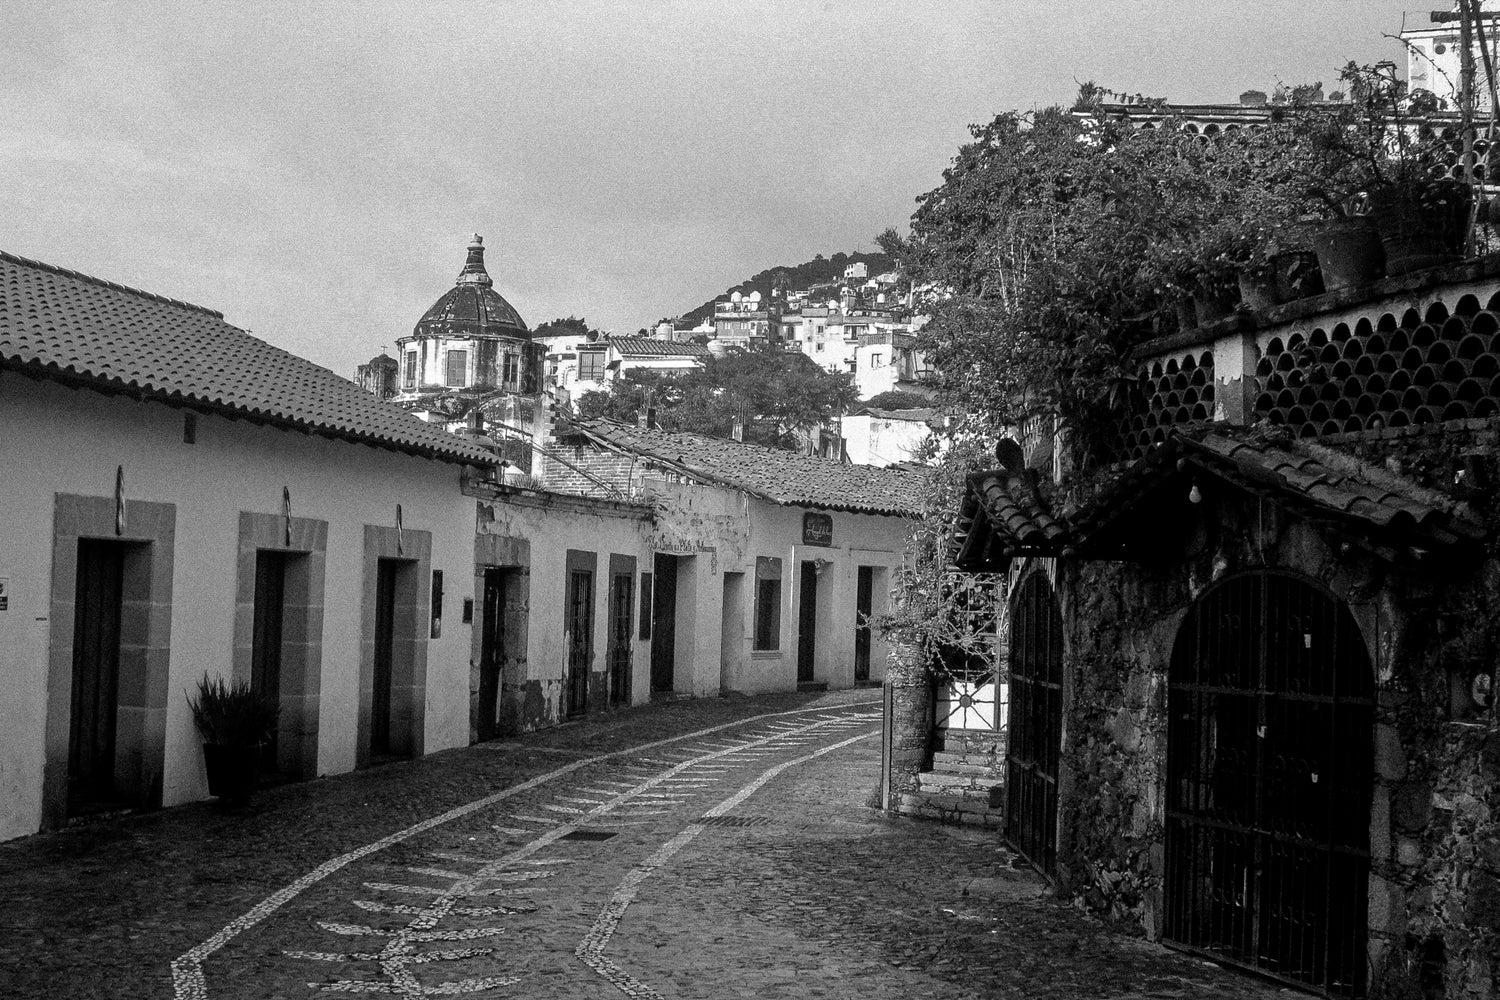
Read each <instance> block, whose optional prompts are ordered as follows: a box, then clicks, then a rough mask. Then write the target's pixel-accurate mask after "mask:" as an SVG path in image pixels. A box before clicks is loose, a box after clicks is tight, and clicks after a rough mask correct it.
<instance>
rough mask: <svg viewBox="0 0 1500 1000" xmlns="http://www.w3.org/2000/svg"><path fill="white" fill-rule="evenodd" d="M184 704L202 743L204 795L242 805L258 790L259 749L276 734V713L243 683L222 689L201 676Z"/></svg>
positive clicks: (266, 700)
mask: <svg viewBox="0 0 1500 1000" xmlns="http://www.w3.org/2000/svg"><path fill="white" fill-rule="evenodd" d="M188 704H189V706H190V707H191V708H192V710H193V723H194V724H195V725H196V726H197V727H198V735H200V736H201V737H203V763H204V766H205V768H206V769H207V771H208V791H209V794H210V795H213V796H215V797H217V798H218V799H219V800H220V801H222V802H228V803H240V802H244V801H245V800H246V799H248V798H249V797H250V794H251V793H252V792H254V791H255V788H256V785H257V784H258V781H259V776H260V775H259V772H260V758H261V749H262V747H263V746H264V744H265V743H266V742H267V741H268V740H269V739H271V737H272V736H273V735H275V733H276V725H277V721H278V718H279V716H280V714H281V709H280V707H279V706H278V705H276V704H275V703H274V702H273V701H271V700H270V699H269V698H266V697H265V696H263V695H262V694H260V693H259V692H258V691H255V690H254V689H252V688H251V686H250V683H249V682H248V681H238V680H237V681H232V682H229V683H226V682H225V681H224V679H223V678H222V677H212V678H211V677H209V676H208V674H206V673H205V674H204V675H203V678H202V680H200V681H199V682H198V693H197V695H196V697H190V698H188Z"/></svg>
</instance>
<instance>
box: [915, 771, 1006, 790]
mask: <svg viewBox="0 0 1500 1000" xmlns="http://www.w3.org/2000/svg"><path fill="white" fill-rule="evenodd" d="M917 783H918V784H922V785H927V786H928V787H930V788H998V787H999V786H1001V785H1003V784H1005V779H1004V778H1003V777H999V776H996V775H990V774H949V773H948V772H946V771H923V772H922V773H921V774H919V775H917Z"/></svg>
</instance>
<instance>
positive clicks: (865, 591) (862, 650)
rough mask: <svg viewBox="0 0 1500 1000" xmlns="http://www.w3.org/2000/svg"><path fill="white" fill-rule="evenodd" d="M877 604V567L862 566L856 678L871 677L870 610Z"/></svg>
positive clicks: (856, 604)
mask: <svg viewBox="0 0 1500 1000" xmlns="http://www.w3.org/2000/svg"><path fill="white" fill-rule="evenodd" d="M874 605H875V567H874V566H861V567H860V568H859V579H858V582H857V583H856V585H855V591H854V679H855V681H856V682H858V681H867V680H869V679H870V622H869V618H870V611H871V609H872V608H873V607H874Z"/></svg>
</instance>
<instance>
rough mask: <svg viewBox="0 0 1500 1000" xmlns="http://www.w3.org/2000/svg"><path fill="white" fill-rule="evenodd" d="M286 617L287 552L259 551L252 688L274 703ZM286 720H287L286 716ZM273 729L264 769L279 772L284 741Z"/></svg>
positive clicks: (278, 696)
mask: <svg viewBox="0 0 1500 1000" xmlns="http://www.w3.org/2000/svg"><path fill="white" fill-rule="evenodd" d="M285 617H286V554H285V553H282V552H275V551H270V550H265V549H263V550H261V551H259V552H256V553H255V615H254V618H253V620H252V625H251V633H250V689H251V690H252V691H254V692H255V693H256V694H258V695H260V696H261V697H262V698H266V699H268V700H270V701H271V703H272V704H275V705H280V704H281V642H282V634H283V624H284V622H285ZM283 721H286V720H283ZM278 735H279V734H277V733H274V732H273V733H272V734H271V738H270V739H269V740H268V741H266V745H265V746H264V747H262V752H261V769H262V770H263V771H265V772H266V773H268V774H276V773H278V772H280V771H283V770H288V769H289V768H284V767H282V766H281V763H280V760H279V756H278V753H277V750H278V747H279V745H280V743H281V741H280V740H279V739H278V738H277V737H278Z"/></svg>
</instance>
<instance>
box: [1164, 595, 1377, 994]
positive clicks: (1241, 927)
mask: <svg viewBox="0 0 1500 1000" xmlns="http://www.w3.org/2000/svg"><path fill="white" fill-rule="evenodd" d="M1167 711H1168V726H1169V728H1168V733H1167V828H1166V841H1167V843H1166V849H1167V858H1166V886H1165V889H1166V897H1167V898H1166V921H1165V926H1164V933H1165V936H1166V937H1167V938H1168V939H1169V940H1171V941H1173V942H1175V943H1177V944H1180V945H1184V946H1186V947H1188V948H1191V949H1195V950H1200V951H1204V952H1208V953H1211V954H1213V955H1215V956H1216V957H1218V958H1221V959H1225V960H1228V961H1230V962H1233V963H1236V964H1240V965H1245V966H1249V967H1250V968H1253V969H1255V970H1256V971H1258V972H1261V973H1265V974H1269V975H1272V976H1276V977H1278V978H1282V979H1286V980H1290V981H1292V982H1295V983H1297V984H1299V985H1301V986H1304V987H1308V986H1310V987H1312V988H1314V989H1318V990H1322V991H1324V992H1326V993H1327V994H1329V995H1331V996H1339V997H1358V996H1363V995H1364V991H1365V969H1366V966H1365V962H1366V954H1365V949H1366V920H1367V913H1366V907H1367V879H1368V877H1369V869H1370V842H1369V829H1370V800H1371V794H1372V793H1371V787H1372V784H1371V783H1372V776H1371V769H1372V757H1373V750H1372V740H1373V726H1374V681H1373V677H1372V671H1371V668H1370V660H1369V654H1368V652H1367V650H1366V647H1365V643H1364V640H1363V638H1362V637H1361V636H1360V633H1359V628H1358V626H1357V625H1356V624H1355V622H1354V619H1353V616H1351V615H1350V614H1349V612H1348V610H1347V608H1346V607H1345V606H1344V605H1343V604H1342V603H1340V602H1338V601H1337V600H1335V599H1334V598H1332V597H1330V596H1329V595H1327V594H1326V593H1324V592H1323V591H1322V590H1320V589H1318V588H1317V587H1315V586H1313V585H1312V584H1310V583H1307V582H1305V581H1303V580H1301V579H1299V578H1296V577H1293V576H1289V575H1287V574H1282V573H1275V572H1257V573H1250V574H1244V575H1241V576H1236V577H1230V578H1228V579H1226V580H1223V581H1221V582H1220V583H1218V584H1216V585H1215V586H1214V587H1212V588H1211V589H1209V590H1208V591H1206V592H1205V593H1204V594H1203V595H1202V596H1201V597H1200V598H1199V599H1198V601H1197V603H1196V604H1194V605H1193V607H1192V608H1191V609H1189V611H1188V613H1187V616H1186V617H1185V618H1184V619H1183V622H1182V625H1181V627H1180V628H1179V630H1178V632H1177V642H1176V644H1175V646H1174V647H1173V649H1172V661H1171V666H1170V673H1169V676H1168V692H1167Z"/></svg>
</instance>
